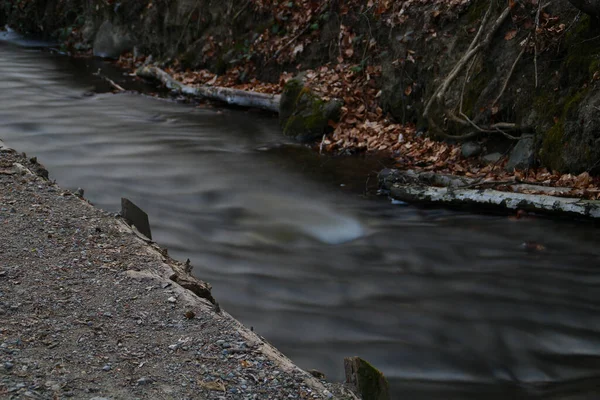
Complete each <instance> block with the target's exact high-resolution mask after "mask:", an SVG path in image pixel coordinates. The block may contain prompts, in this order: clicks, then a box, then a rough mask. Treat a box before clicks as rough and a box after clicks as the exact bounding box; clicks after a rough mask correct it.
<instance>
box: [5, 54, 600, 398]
mask: <svg viewBox="0 0 600 400" xmlns="http://www.w3.org/2000/svg"><path fill="white" fill-rule="evenodd" d="M94 63H98V61H93V60H74V59H70V58H67V57H61V56H56V55H51V54H46V53H42V52H34V51H31V50H30V49H24V48H18V47H15V46H13V45H10V44H7V43H3V42H0V120H2V124H1V125H0V137H1V138H2V139H4V140H5V141H6V142H7V144H8V145H11V146H13V147H15V148H17V149H20V150H23V151H27V152H30V153H32V154H35V155H37V156H38V158H39V159H40V160H41V162H43V163H44V164H45V165H46V166H47V167H48V168H49V170H50V173H51V177H53V178H56V179H57V180H58V183H59V184H60V185H61V186H63V187H66V188H71V189H75V188H77V187H78V186H80V187H83V188H84V189H85V190H86V197H88V198H89V199H90V200H91V201H92V202H94V203H95V204H96V205H98V206H100V207H102V208H104V209H107V210H112V211H117V210H118V207H119V201H120V200H119V199H120V197H122V196H125V197H128V198H130V199H132V200H133V201H134V202H136V203H137V204H139V205H140V206H141V207H142V208H143V209H144V210H146V211H147V212H148V213H149V215H150V219H151V224H152V227H153V234H154V237H155V239H156V240H157V241H158V242H159V243H161V244H162V245H164V246H167V247H168V248H169V250H170V253H171V254H173V255H174V256H176V257H178V258H180V259H185V258H190V259H191V260H192V263H193V264H194V265H195V270H194V272H195V273H196V274H197V275H198V276H199V277H201V278H202V279H205V280H207V281H209V282H211V283H212V284H213V286H214V294H215V296H216V297H217V298H218V299H219V300H220V302H221V304H222V305H223V307H224V308H225V309H226V310H227V311H229V312H230V313H231V314H233V315H234V316H236V317H237V318H239V319H240V320H242V321H243V322H244V323H245V324H247V325H249V326H253V327H254V328H255V330H256V331H257V332H258V333H260V334H261V335H263V336H264V337H266V338H267V339H268V340H269V341H271V342H273V343H274V344H275V345H276V346H277V347H279V348H280V349H281V350H282V351H283V352H284V353H285V354H287V355H289V356H290V357H291V358H292V359H293V360H295V361H296V362H297V363H298V364H299V365H300V366H302V367H305V368H317V369H320V370H323V371H324V372H325V373H326V374H327V375H328V376H329V377H330V378H331V379H341V374H342V359H343V357H344V356H348V355H360V356H363V357H364V358H366V359H368V360H370V361H372V362H373V363H374V364H375V365H377V366H378V367H380V368H381V369H382V370H383V371H384V372H385V373H386V374H387V376H388V377H389V378H390V381H391V383H392V386H393V389H394V393H395V394H396V396H397V397H400V396H401V395H402V397H403V398H410V399H419V398H422V399H452V398H456V399H463V398H473V399H479V398H482V397H483V396H485V397H486V398H492V399H506V398H535V397H538V398H556V399H566V398H569V399H587V398H595V397H596V393H597V388H596V386H597V383H596V382H597V379H596V378H597V375H598V373H599V371H600V313H599V311H600V310H599V309H600V271H599V269H598V267H599V266H600V262H599V255H600V248H599V247H598V239H599V234H598V230H597V229H596V228H595V227H594V226H591V225H588V224H577V223H574V222H570V221H550V220H545V219H536V218H529V219H521V220H518V221H513V220H510V219H508V218H506V217H502V216H479V215H472V214H468V213H464V212H463V213H458V212H450V211H444V210H435V209H429V210H426V209H419V208H415V207H408V206H393V205H391V204H390V202H389V201H387V200H386V199H382V198H372V197H371V196H368V195H365V192H366V190H365V186H368V185H369V184H371V183H372V182H369V181H373V180H374V178H373V177H372V178H370V179H369V178H368V177H369V176H373V175H372V173H373V172H374V171H377V170H378V169H379V168H380V166H381V163H382V162H383V163H384V161H383V160H379V159H375V158H368V157H366V158H332V157H328V156H320V155H318V154H316V153H314V152H311V151H309V150H307V149H305V148H302V147H299V146H297V145H294V144H290V143H286V142H285V141H284V140H283V139H282V137H281V136H280V133H279V129H278V127H277V122H276V121H275V120H274V119H273V118H268V117H266V116H264V115H261V114H256V113H251V112H241V111H232V110H220V111H217V110H207V109H199V108H195V107H193V106H190V105H181V104H176V103H173V102H168V101H164V100H158V99H154V98H150V97H146V96H142V95H137V94H131V93H125V94H118V95H112V94H96V95H93V96H85V95H84V94H85V93H86V92H89V91H90V87H94V86H96V85H98V84H99V82H100V81H101V79H100V78H98V77H97V76H94V75H91V73H92V72H94V71H95V70H96V69H97V68H98V66H97V65H96V64H94ZM100 68H108V67H106V66H101V67H100ZM124 79H125V78H124ZM125 82H126V81H125ZM527 241H535V242H539V243H541V244H543V245H545V246H546V248H547V250H546V251H544V252H534V253H532V252H527V251H526V250H525V249H524V248H523V247H521V244H522V243H523V242H527Z"/></svg>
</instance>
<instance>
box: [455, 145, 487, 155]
mask: <svg viewBox="0 0 600 400" xmlns="http://www.w3.org/2000/svg"><path fill="white" fill-rule="evenodd" d="M460 150H461V153H462V156H463V157H464V158H469V157H475V156H478V155H480V154H481V152H482V151H483V148H482V147H481V145H480V144H479V143H477V142H466V143H463V145H462V146H461V147H460Z"/></svg>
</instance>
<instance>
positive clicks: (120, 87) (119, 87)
mask: <svg viewBox="0 0 600 400" xmlns="http://www.w3.org/2000/svg"><path fill="white" fill-rule="evenodd" d="M102 79H104V80H105V81H106V82H108V83H109V84H110V86H112V87H113V88H115V89H117V90H118V91H119V92H124V91H125V89H124V88H123V87H122V86H121V85H119V84H117V83H115V81H113V80H112V79H110V78H108V77H106V76H102Z"/></svg>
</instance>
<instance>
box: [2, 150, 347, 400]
mask: <svg viewBox="0 0 600 400" xmlns="http://www.w3.org/2000/svg"><path fill="white" fill-rule="evenodd" d="M32 172H33V173H32ZM45 177H47V172H46V171H45V170H44V168H43V167H42V166H41V165H39V164H38V163H37V162H36V161H35V159H31V160H30V159H27V158H25V157H24V155H18V154H17V153H15V152H14V151H10V150H9V149H6V148H3V147H2V143H1V142H0V398H1V399H5V398H6V399H21V398H23V399H25V398H27V399H30V398H32V399H62V398H75V399H95V400H100V399H328V398H354V396H353V395H351V394H350V393H349V392H348V391H347V390H345V389H344V388H343V387H341V386H340V385H332V384H329V383H326V382H325V381H319V380H317V379H316V378H314V377H313V376H311V375H310V374H308V373H306V372H304V371H302V370H301V369H299V368H298V367H297V366H295V365H294V364H293V363H291V361H289V360H288V359H287V358H285V357H284V356H282V355H281V354H280V353H279V352H278V351H277V350H276V349H274V348H273V347H272V346H271V345H269V344H268V343H266V342H265V341H264V340H263V339H262V338H261V337H259V336H257V335H255V334H254V333H253V332H251V331H250V330H248V329H246V328H245V327H243V326H242V325H241V324H240V323H239V322H238V321H236V320H235V319H234V318H232V317H231V316H230V315H228V314H227V313H225V312H221V311H220V310H219V309H218V307H215V306H214V305H213V304H212V303H210V302H209V301H207V300H205V299H201V298H199V297H197V296H196V295H194V294H193V293H192V292H190V291H189V290H186V289H184V288H183V287H182V286H180V285H179V284H177V283H175V282H174V281H173V280H172V279H173V277H174V274H175V272H177V273H179V274H181V271H183V270H184V266H183V265H182V264H181V263H178V262H177V261H174V260H172V259H170V258H168V256H166V253H165V252H164V251H163V250H161V249H160V248H159V247H158V246H156V245H153V244H148V243H146V242H144V241H143V240H141V239H140V238H139V237H138V236H136V235H135V234H134V233H133V232H132V230H131V229H130V228H129V227H128V226H127V225H126V224H125V223H124V222H123V221H122V220H120V219H119V218H115V216H114V215H111V214H108V213H106V212H103V211H101V210H98V209H95V208H94V207H92V206H91V205H90V204H89V203H87V202H86V201H85V200H82V199H80V198H79V197H76V196H75V195H73V194H71V193H69V192H66V191H63V190H62V189H60V188H59V187H58V186H56V185H54V184H52V183H51V182H49V181H47V180H46V179H45ZM174 271H175V272H174ZM341 361H342V360H340V364H341ZM340 368H341V365H340ZM341 393H344V394H341Z"/></svg>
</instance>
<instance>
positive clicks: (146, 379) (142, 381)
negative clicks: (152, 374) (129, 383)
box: [136, 376, 154, 385]
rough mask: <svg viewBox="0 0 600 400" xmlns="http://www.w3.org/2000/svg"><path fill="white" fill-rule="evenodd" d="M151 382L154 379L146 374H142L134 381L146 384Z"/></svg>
mask: <svg viewBox="0 0 600 400" xmlns="http://www.w3.org/2000/svg"><path fill="white" fill-rule="evenodd" d="M152 382H154V381H153V380H152V378H148V377H147V376H142V377H141V378H140V379H138V380H137V381H136V383H137V384H138V385H148V384H150V383H152Z"/></svg>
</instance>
